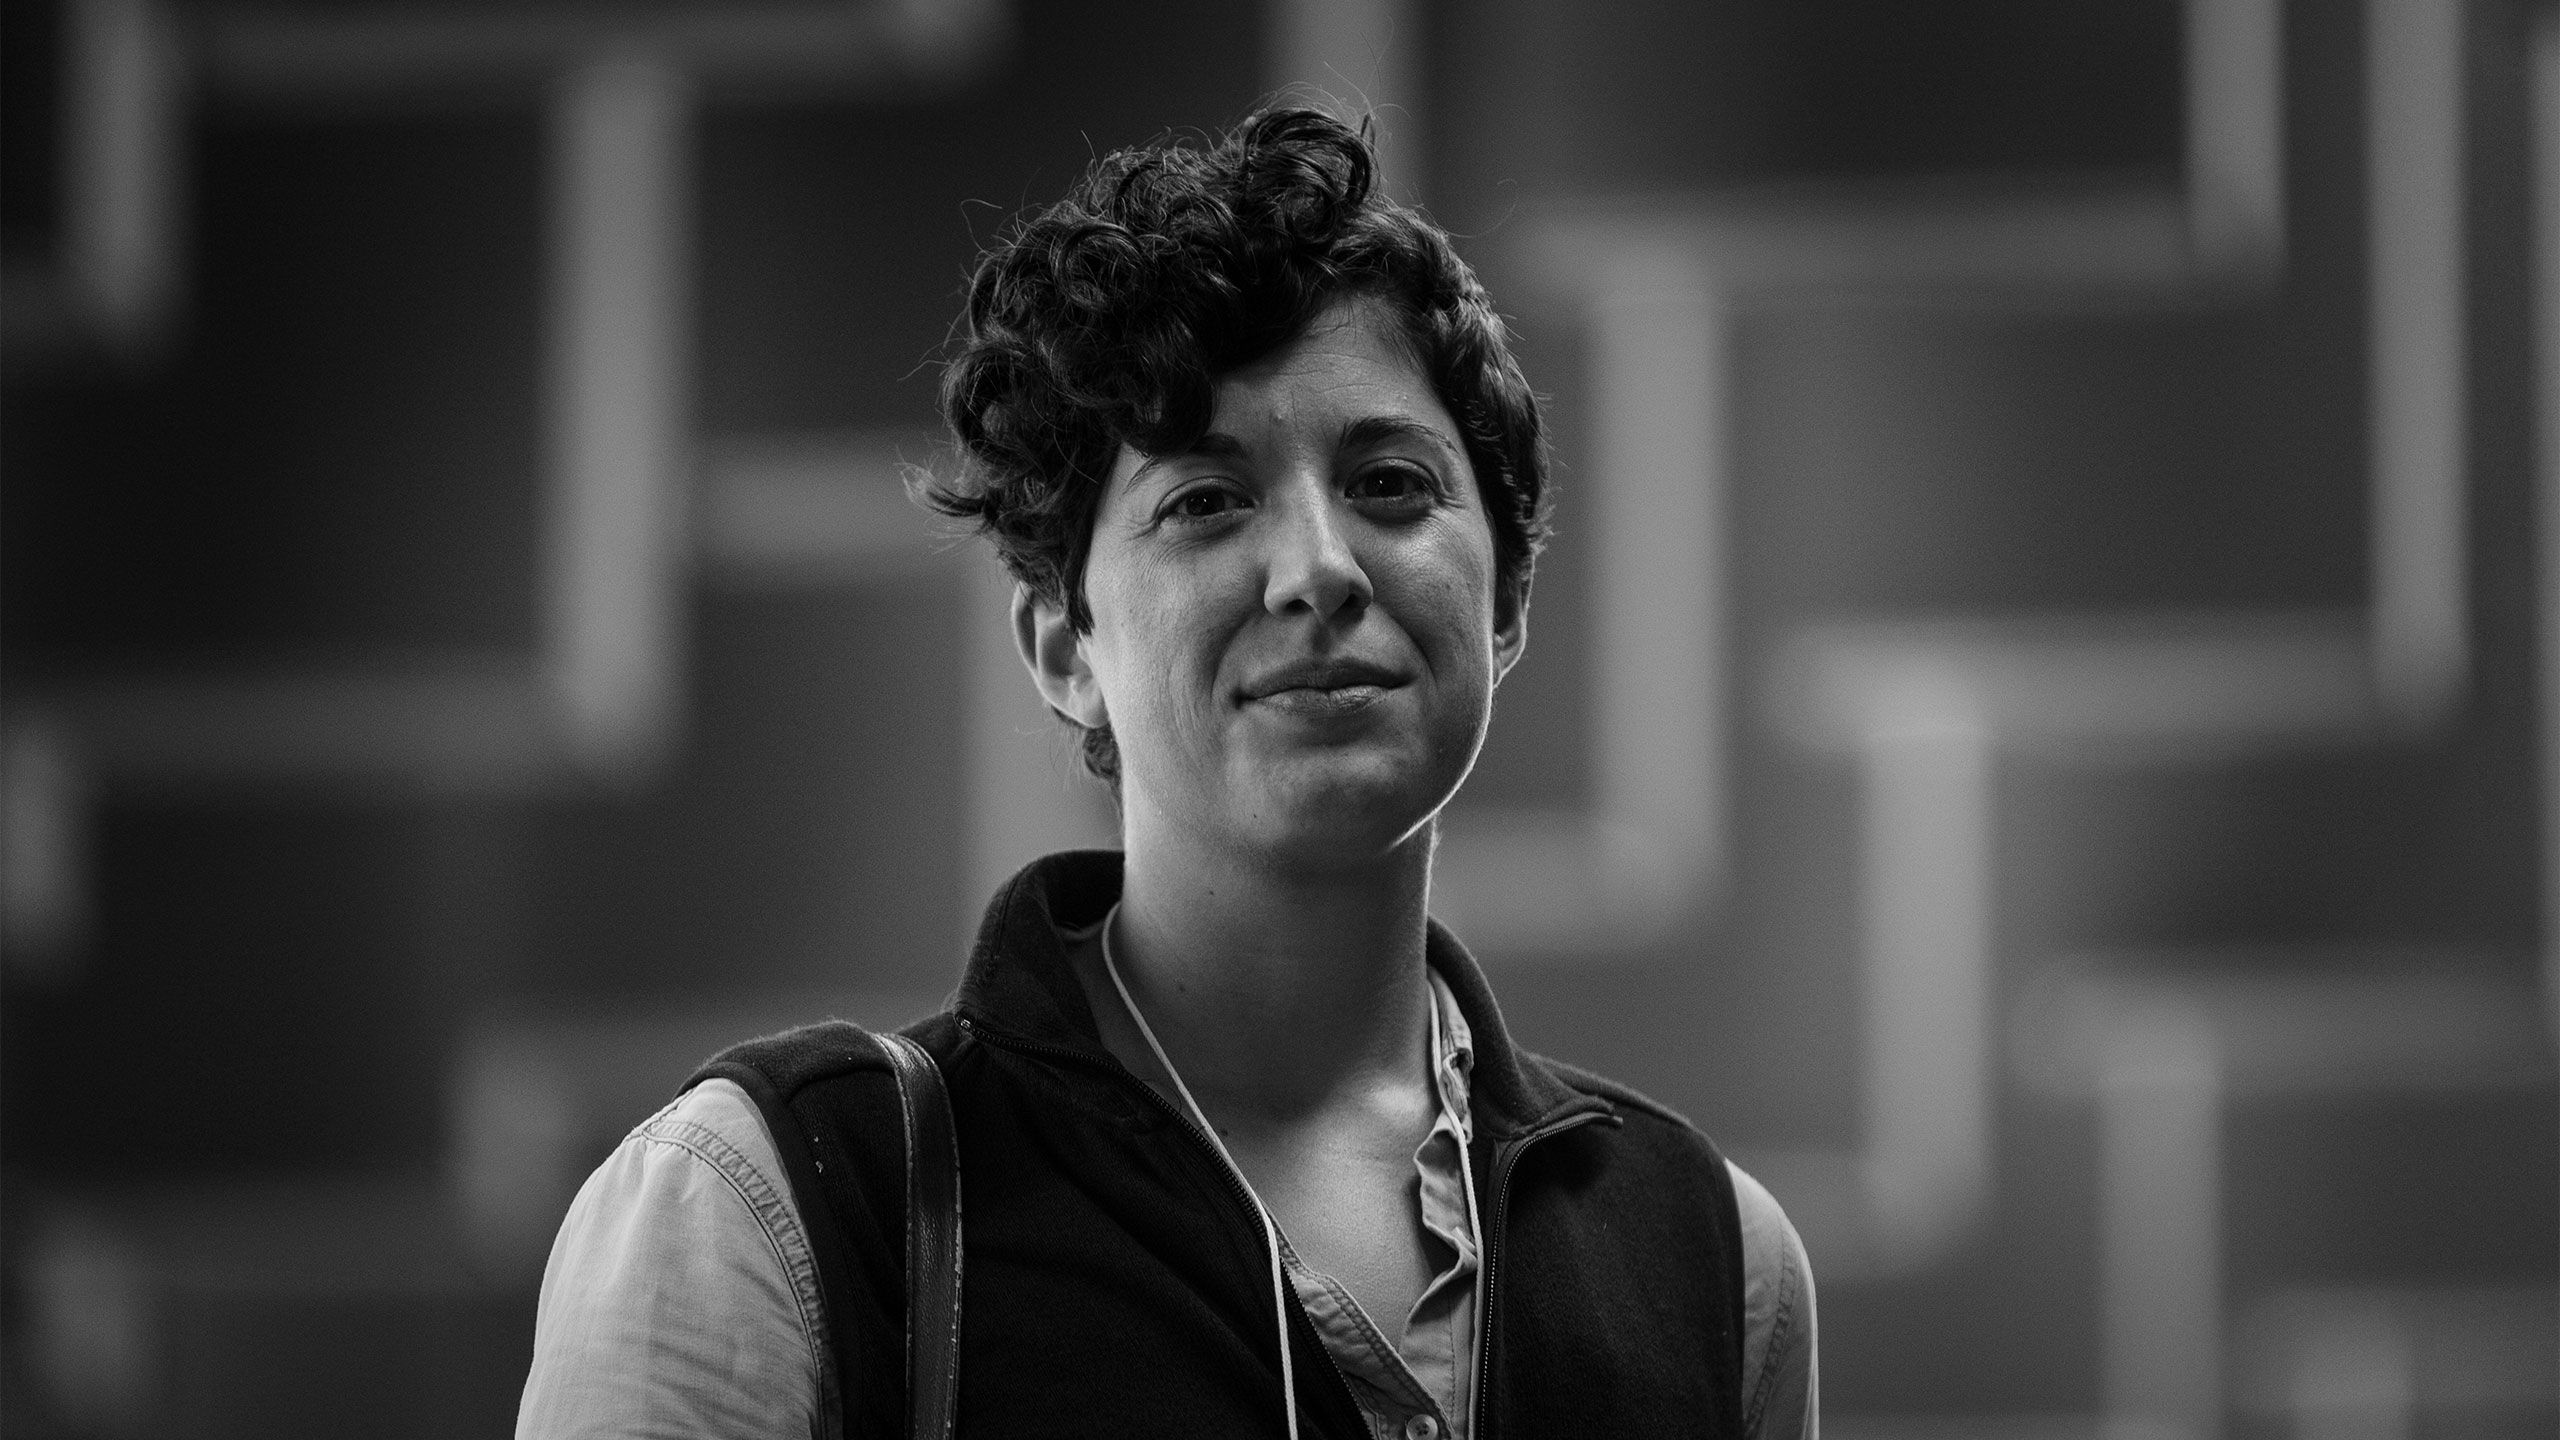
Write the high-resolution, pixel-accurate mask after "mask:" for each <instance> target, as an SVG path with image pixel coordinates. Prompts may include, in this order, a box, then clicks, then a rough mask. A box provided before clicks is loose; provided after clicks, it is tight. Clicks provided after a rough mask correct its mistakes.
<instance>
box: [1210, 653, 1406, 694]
mask: <svg viewBox="0 0 2560 1440" xmlns="http://www.w3.org/2000/svg"><path fill="white" fill-rule="evenodd" d="M1404 683H1405V679H1404V677H1403V676H1402V675H1399V674H1397V673H1396V672H1395V671H1393V670H1390V669H1388V668H1386V667H1385V666H1383V665H1375V664H1371V663H1369V662H1367V661H1365V660H1351V659H1342V658H1335V659H1326V660H1298V661H1292V662H1291V663H1289V664H1286V665H1282V666H1280V667H1279V668H1277V669H1274V670H1269V671H1265V672H1264V673H1262V674H1260V675H1257V676H1255V677H1254V678H1253V679H1252V680H1250V681H1248V682H1247V683H1246V685H1245V687H1244V698H1246V699H1247V700H1269V699H1272V698H1274V697H1277V696H1284V695H1289V694H1292V693H1300V694H1313V695H1321V694H1330V693H1333V692H1336V691H1345V690H1393V689H1395V688H1396V687H1397V686H1399V685H1402V684H1404Z"/></svg>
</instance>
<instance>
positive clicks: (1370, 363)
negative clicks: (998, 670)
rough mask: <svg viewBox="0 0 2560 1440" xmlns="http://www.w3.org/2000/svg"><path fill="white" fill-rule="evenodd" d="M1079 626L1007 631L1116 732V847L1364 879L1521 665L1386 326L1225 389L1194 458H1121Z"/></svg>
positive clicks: (1457, 463)
mask: <svg viewBox="0 0 2560 1440" xmlns="http://www.w3.org/2000/svg"><path fill="white" fill-rule="evenodd" d="M1084 586H1085V595H1086V599H1087V602H1088V604H1089V605H1090V606H1091V608H1092V613H1093V628H1092V630H1091V631H1090V632H1089V633H1087V634H1084V635H1081V636H1078V635H1075V634H1074V633H1073V632H1072V631H1071V630H1069V629H1068V628H1067V626H1066V622H1065V619H1064V616H1063V615H1062V614H1058V613H1055V612H1054V610H1052V609H1051V607H1046V606H1037V607H1029V608H1028V609H1026V610H1024V611H1021V612H1018V617H1019V623H1020V625H1021V627H1022V628H1021V634H1022V639H1023V641H1024V644H1025V646H1026V648H1027V650H1028V651H1029V652H1030V656H1031V658H1032V661H1033V669H1034V671H1035V673H1037V674H1038V675H1039V677H1040V680H1041V688H1042V690H1043V692H1044V694H1046V695H1047V696H1048V698H1049V700H1050V703H1051V704H1053V705H1056V706H1057V707H1058V708H1059V709H1061V710H1063V711H1065V712H1066V713H1067V714H1068V715H1070V716H1073V717H1074V718H1076V719H1077V720H1079V721H1081V722H1082V723H1084V724H1086V725H1094V724H1099V723H1103V722H1104V721H1106V720H1107V721H1108V723H1109V724H1110V726H1111V729H1112V734H1113V737H1114V738H1115V739H1116V741H1117V742H1118V745H1119V751H1120V767H1121V802H1122V809H1123V813H1124V817H1125V822H1126V826H1127V829H1128V832H1129V838H1130V840H1131V842H1132V843H1133V844H1137V843H1144V841H1145V840H1149V839H1153V840H1162V841H1170V842H1173V843H1191V844H1206V845H1211V846H1217V847H1220V848H1230V849H1242V850H1249V851H1256V852H1261V853H1264V854H1266V855H1267V856H1269V858H1271V859H1272V860H1275V861H1280V862H1283V863H1288V864H1291V865H1292V866H1293V867H1303V866H1315V867H1318V868H1331V867H1333V866H1336V865H1356V864H1358V863H1360V862H1362V861H1366V860H1374V859H1376V858H1378V857H1379V856H1381V855H1383V854H1384V853H1386V852H1389V851H1392V850H1394V849H1395V848H1396V847H1398V846H1401V845H1405V844H1409V843H1412V842H1414V841H1415V840H1416V839H1417V837H1419V836H1420V835H1421V834H1422V832H1423V830H1424V827H1425V826H1426V825H1427V823H1428V822H1429V820H1430V818H1431V816H1432V815H1433V814H1434V813H1436V812H1437V811H1438V810H1439V808H1440V806H1441V805H1442V804H1443V803H1445V802H1446V801H1447V800H1448V798H1449V796H1450V795H1451V794H1453V793H1455V791H1456V790H1457V788H1458V783H1459V781H1460V780H1462V779H1464V778H1465V776H1466V773H1467V770H1468V768H1469V767H1470V766H1471V765H1473V764H1474V763H1475V756H1476V751H1477V748H1478V746H1479V745H1480V744H1481V743H1482V741H1483V738H1484V730H1485V724H1486V721H1487V720H1488V718H1489V717H1490V714H1491V710H1492V701H1493V689H1494V684H1495V682H1496V681H1497V680H1499V679H1500V678H1501V676H1502V673H1503V672H1504V671H1505V670H1507V669H1508V668H1509V667H1510V665H1511V663H1512V661H1513V660H1515V659H1517V658H1518V656H1519V654H1520V649H1521V645H1522V643H1523V639H1524V627H1523V617H1522V616H1521V615H1520V614H1519V613H1518V612H1519V609H1520V607H1518V606H1515V605H1510V604H1498V603H1497V593H1496V592H1497V586H1496V583H1495V568H1494V552H1493V531H1492V527H1491V525H1490V523H1489V522H1488V520H1487V518H1486V515H1485V511H1484V503H1483V499H1482V497H1481V496H1480V495H1479V494H1478V492H1477V488H1476V477H1475V472H1474V469H1473V467H1472V466H1470V465H1469V463H1468V461H1467V458H1466V451H1465V448H1464V447H1463V445H1462V444H1461V443H1460V438H1459V432H1458V427H1457V424H1456V422H1455V421H1454V420H1453V419H1452V418H1451V417H1450V415H1449V412H1448V410H1447V409H1446V408H1445V407H1443V406H1442V405H1441V403H1440V401H1439V398H1438V397H1437V396H1436V395H1435V394H1434V393H1433V392H1432V388H1431V385H1430V382H1429V381H1428V380H1427V379H1426V378H1425V377H1424V375H1423V373H1422V370H1421V368H1420V367H1419V366H1418V365H1417V364H1416V363H1415V362H1414V360H1413V358H1412V357H1411V355H1410V354H1408V353H1407V349H1406V346H1405V343H1404V341H1403V339H1402V336H1401V335H1400V334H1399V333H1398V331H1397V329H1396V328H1395V324H1394V321H1393V320H1392V319H1391V318H1390V317H1389V316H1388V315H1387V313H1386V312H1385V311H1384V310H1383V309H1382V308H1381V307H1379V306H1378V305H1377V304H1376V303H1375V302H1368V301H1360V300H1346V301H1338V302H1336V303H1335V304H1334V305H1333V306H1331V307H1330V308H1328V309H1326V310H1325V311H1324V312H1323V313H1322V314H1321V315H1319V316H1318V317H1317V319H1316V321H1315V323H1314V324H1313V325H1311V326H1310V327H1309V328H1308V330H1307V332H1306V333H1305V334H1304V335H1302V336H1300V337H1299V338H1298V339H1296V340H1294V341H1292V342H1290V343H1289V344H1287V345H1284V346H1282V347H1281V348H1280V349H1279V350H1278V351H1276V352H1274V353H1273V354H1271V355H1269V356H1266V357H1265V358H1263V359H1261V360H1259V361H1256V362H1255V363H1253V364H1251V365H1247V366H1245V367H1243V368H1242V369H1239V370H1237V371H1236V372H1234V373H1233V374H1231V375H1228V376H1227V377H1226V378H1225V379H1224V380H1223V381H1222V382H1221V383H1220V384H1219V386H1218V390H1217V400H1216V409H1215V413H1214V416H1213V418H1212V420H1211V423H1210V427H1209V431H1208V433H1207V434H1206V435H1205V436H1203V437H1202V438H1201V440H1200V442H1199V444H1197V445H1196V446H1194V447H1193V448H1192V449H1191V450H1190V451H1189V452H1188V453H1185V454H1179V455H1143V454H1140V453H1138V452H1136V451H1134V450H1129V449H1126V448H1124V449H1123V450H1122V451H1121V454H1120V458H1119V461H1118V463H1117V464H1116V465H1115V466H1114V467H1113V469H1112V472H1111V476H1110V478H1109V480H1108V482H1107V483H1106V486H1105V489H1104V492H1103V495H1102V499H1101V503H1100V508H1099V511H1098V513H1097V514H1096V516H1095V519H1094V527H1093V544H1092V547H1091V550H1090V552H1089V555H1088V558H1087V561H1086V568H1085V576H1084Z"/></svg>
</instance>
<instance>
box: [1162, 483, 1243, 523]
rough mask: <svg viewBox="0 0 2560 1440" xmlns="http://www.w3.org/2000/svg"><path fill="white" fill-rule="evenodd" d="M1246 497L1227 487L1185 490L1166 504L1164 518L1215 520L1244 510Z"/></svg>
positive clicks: (1203, 486)
mask: <svg viewBox="0 0 2560 1440" xmlns="http://www.w3.org/2000/svg"><path fill="white" fill-rule="evenodd" d="M1247 503H1248V502H1247V501H1246V499H1245V497H1244V496H1243V495H1242V494H1241V493H1239V492H1237V491H1236V490H1234V489H1232V488H1230V487H1228V486H1225V485H1200V486H1195V487H1194V488H1192V489H1189V490H1185V491H1183V492H1182V493H1180V494H1178V495H1176V496H1174V497H1173V498H1172V499H1171V500H1168V501H1166V502H1165V507H1164V510H1163V512H1162V518H1164V519H1168V520H1215V519H1217V518H1218V517H1220V516H1222V515H1227V514H1231V513H1233V512H1235V511H1238V510H1242V509H1243V508H1245V506H1246V504H1247Z"/></svg>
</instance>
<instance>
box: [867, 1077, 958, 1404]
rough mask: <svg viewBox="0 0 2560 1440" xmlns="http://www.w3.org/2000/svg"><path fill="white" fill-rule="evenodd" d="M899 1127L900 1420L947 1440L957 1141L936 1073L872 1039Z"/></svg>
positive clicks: (954, 1330)
mask: <svg viewBox="0 0 2560 1440" xmlns="http://www.w3.org/2000/svg"><path fill="white" fill-rule="evenodd" d="M873 1038H874V1039H876V1040H878V1041H879V1043H880V1048H881V1049H882V1050H883V1051H884V1052H886V1053H887V1054H888V1056H889V1066H890V1070H891V1072H892V1073H893V1074H895V1075H896V1076H897V1079H898V1107H899V1109H900V1110H902V1111H903V1112H904V1113H905V1115H906V1121H907V1420H908V1434H909V1435H910V1436H912V1437H913V1440H950V1436H951V1426H952V1419H953V1416H954V1413H955V1408H956V1407H955V1405H954V1401H955V1399H956V1396H957V1393H958V1390H959V1382H960V1137H959V1135H958V1133H957V1132H956V1131H955V1130H954V1129H953V1128H952V1124H951V1096H950V1094H949V1092H947V1091H946V1090H944V1088H943V1084H942V1067H941V1066H939V1065H936V1064H935V1063H934V1062H933V1056H932V1055H931V1054H930V1053H929V1052H928V1051H926V1049H925V1048H924V1047H923V1046H922V1045H919V1044H917V1043H916V1042H915V1041H913V1040H910V1039H908V1038H907V1037H906V1036H904V1035H898V1034H888V1035H879V1036H875V1037H873Z"/></svg>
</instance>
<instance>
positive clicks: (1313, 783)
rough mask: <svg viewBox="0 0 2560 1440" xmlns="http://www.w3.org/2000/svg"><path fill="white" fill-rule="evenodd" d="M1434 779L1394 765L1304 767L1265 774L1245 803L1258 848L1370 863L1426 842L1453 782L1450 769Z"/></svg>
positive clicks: (1320, 860) (1327, 861)
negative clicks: (1258, 793) (1253, 799)
mask: <svg viewBox="0 0 2560 1440" xmlns="http://www.w3.org/2000/svg"><path fill="white" fill-rule="evenodd" d="M1310 771H1312V772H1313V773H1309V772H1310ZM1441 779H1442V777H1429V778H1424V777H1417V776H1415V775H1414V774H1413V773H1412V772H1411V770H1410V769H1409V768H1407V767H1401V766H1395V767H1389V766H1360V765H1350V766H1324V767H1307V769H1303V770H1300V772H1299V773H1297V774H1293V775H1285V776H1275V777H1270V782H1269V783H1267V784H1266V785H1264V786H1262V787H1260V788H1261V790H1262V797H1261V799H1260V800H1259V801H1258V802H1257V803H1254V804H1252V805H1251V806H1250V807H1249V809H1250V813H1253V814H1254V815H1256V816H1257V817H1258V823H1257V824H1256V826H1255V828H1256V829H1257V830H1259V831H1260V832H1261V835H1260V837H1259V838H1260V839H1261V840H1262V842H1263V844H1264V846H1265V847H1266V848H1269V849H1272V850H1275V851H1280V852H1285V853H1288V854H1290V855H1292V856H1294V857H1298V858H1300V859H1303V860H1305V861H1308V862H1312V863H1316V864H1318V865H1322V866H1326V867H1330V866H1333V865H1340V864H1345V863H1348V864H1362V863H1374V862H1378V861H1383V860H1386V859H1388V858H1389V857H1390V856H1392V855H1394V854H1396V853H1397V852H1398V851H1400V850H1402V849H1403V848H1405V847H1406V846H1408V845H1411V844H1416V843H1428V842H1427V839H1426V838H1425V834H1426V832H1427V831H1428V829H1429V827H1430V824H1431V818H1432V817H1433V816H1434V815H1437V814H1438V813H1439V812H1440V807H1441V806H1443V805H1445V804H1446V803H1448V800H1449V797H1450V795H1451V794H1452V793H1454V792H1455V791H1456V788H1457V786H1456V783H1455V782H1456V777H1454V776H1452V777H1446V780H1447V783H1445V784H1444V783H1440V781H1441Z"/></svg>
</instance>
